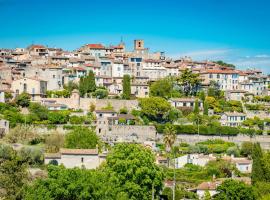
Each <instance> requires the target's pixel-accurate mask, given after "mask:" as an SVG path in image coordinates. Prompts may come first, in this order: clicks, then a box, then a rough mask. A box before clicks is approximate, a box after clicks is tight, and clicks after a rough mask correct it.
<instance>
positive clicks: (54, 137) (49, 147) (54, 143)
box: [45, 132, 65, 153]
mask: <svg viewBox="0 0 270 200" xmlns="http://www.w3.org/2000/svg"><path fill="white" fill-rule="evenodd" d="M64 141H65V136H64V135H63V134H60V133H58V132H54V133H52V134H50V135H47V136H46V138H45V151H46V152H48V153H58V152H59V150H60V148H62V147H64Z"/></svg>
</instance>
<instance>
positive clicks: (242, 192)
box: [214, 180, 256, 200]
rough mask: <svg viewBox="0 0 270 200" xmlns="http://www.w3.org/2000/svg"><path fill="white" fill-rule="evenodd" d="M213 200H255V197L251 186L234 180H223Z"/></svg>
mask: <svg viewBox="0 0 270 200" xmlns="http://www.w3.org/2000/svg"><path fill="white" fill-rule="evenodd" d="M217 191H218V194H217V195H215V198H214V199H215V200H255V199H256V195H255V192H254V190H253V188H252V187H251V186H248V185H246V184H245V183H243V182H239V181H235V180H225V181H224V182H223V183H222V184H221V185H220V186H219V187H218V188H217Z"/></svg>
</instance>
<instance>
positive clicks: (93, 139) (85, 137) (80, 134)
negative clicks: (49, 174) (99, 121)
mask: <svg viewBox="0 0 270 200" xmlns="http://www.w3.org/2000/svg"><path fill="white" fill-rule="evenodd" d="M98 143H99V139H98V137H97V135H96V133H95V132H94V131H93V130H91V129H88V128H86V127H76V128H75V129H73V130H72V131H71V132H69V133H68V134H67V135H66V137H65V145H64V146H65V147H66V148H70V149H95V148H96V147H97V145H98Z"/></svg>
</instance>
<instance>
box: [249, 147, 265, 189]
mask: <svg viewBox="0 0 270 200" xmlns="http://www.w3.org/2000/svg"><path fill="white" fill-rule="evenodd" d="M262 157H263V152H262V149H261V146H260V143H255V144H253V150H252V160H253V163H252V173H251V179H252V183H253V184H254V183H256V182H257V181H264V179H265V178H264V171H263V162H262Z"/></svg>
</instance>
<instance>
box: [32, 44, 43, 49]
mask: <svg viewBox="0 0 270 200" xmlns="http://www.w3.org/2000/svg"><path fill="white" fill-rule="evenodd" d="M30 48H31V49H46V47H45V46H43V45H32V46H30Z"/></svg>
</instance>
